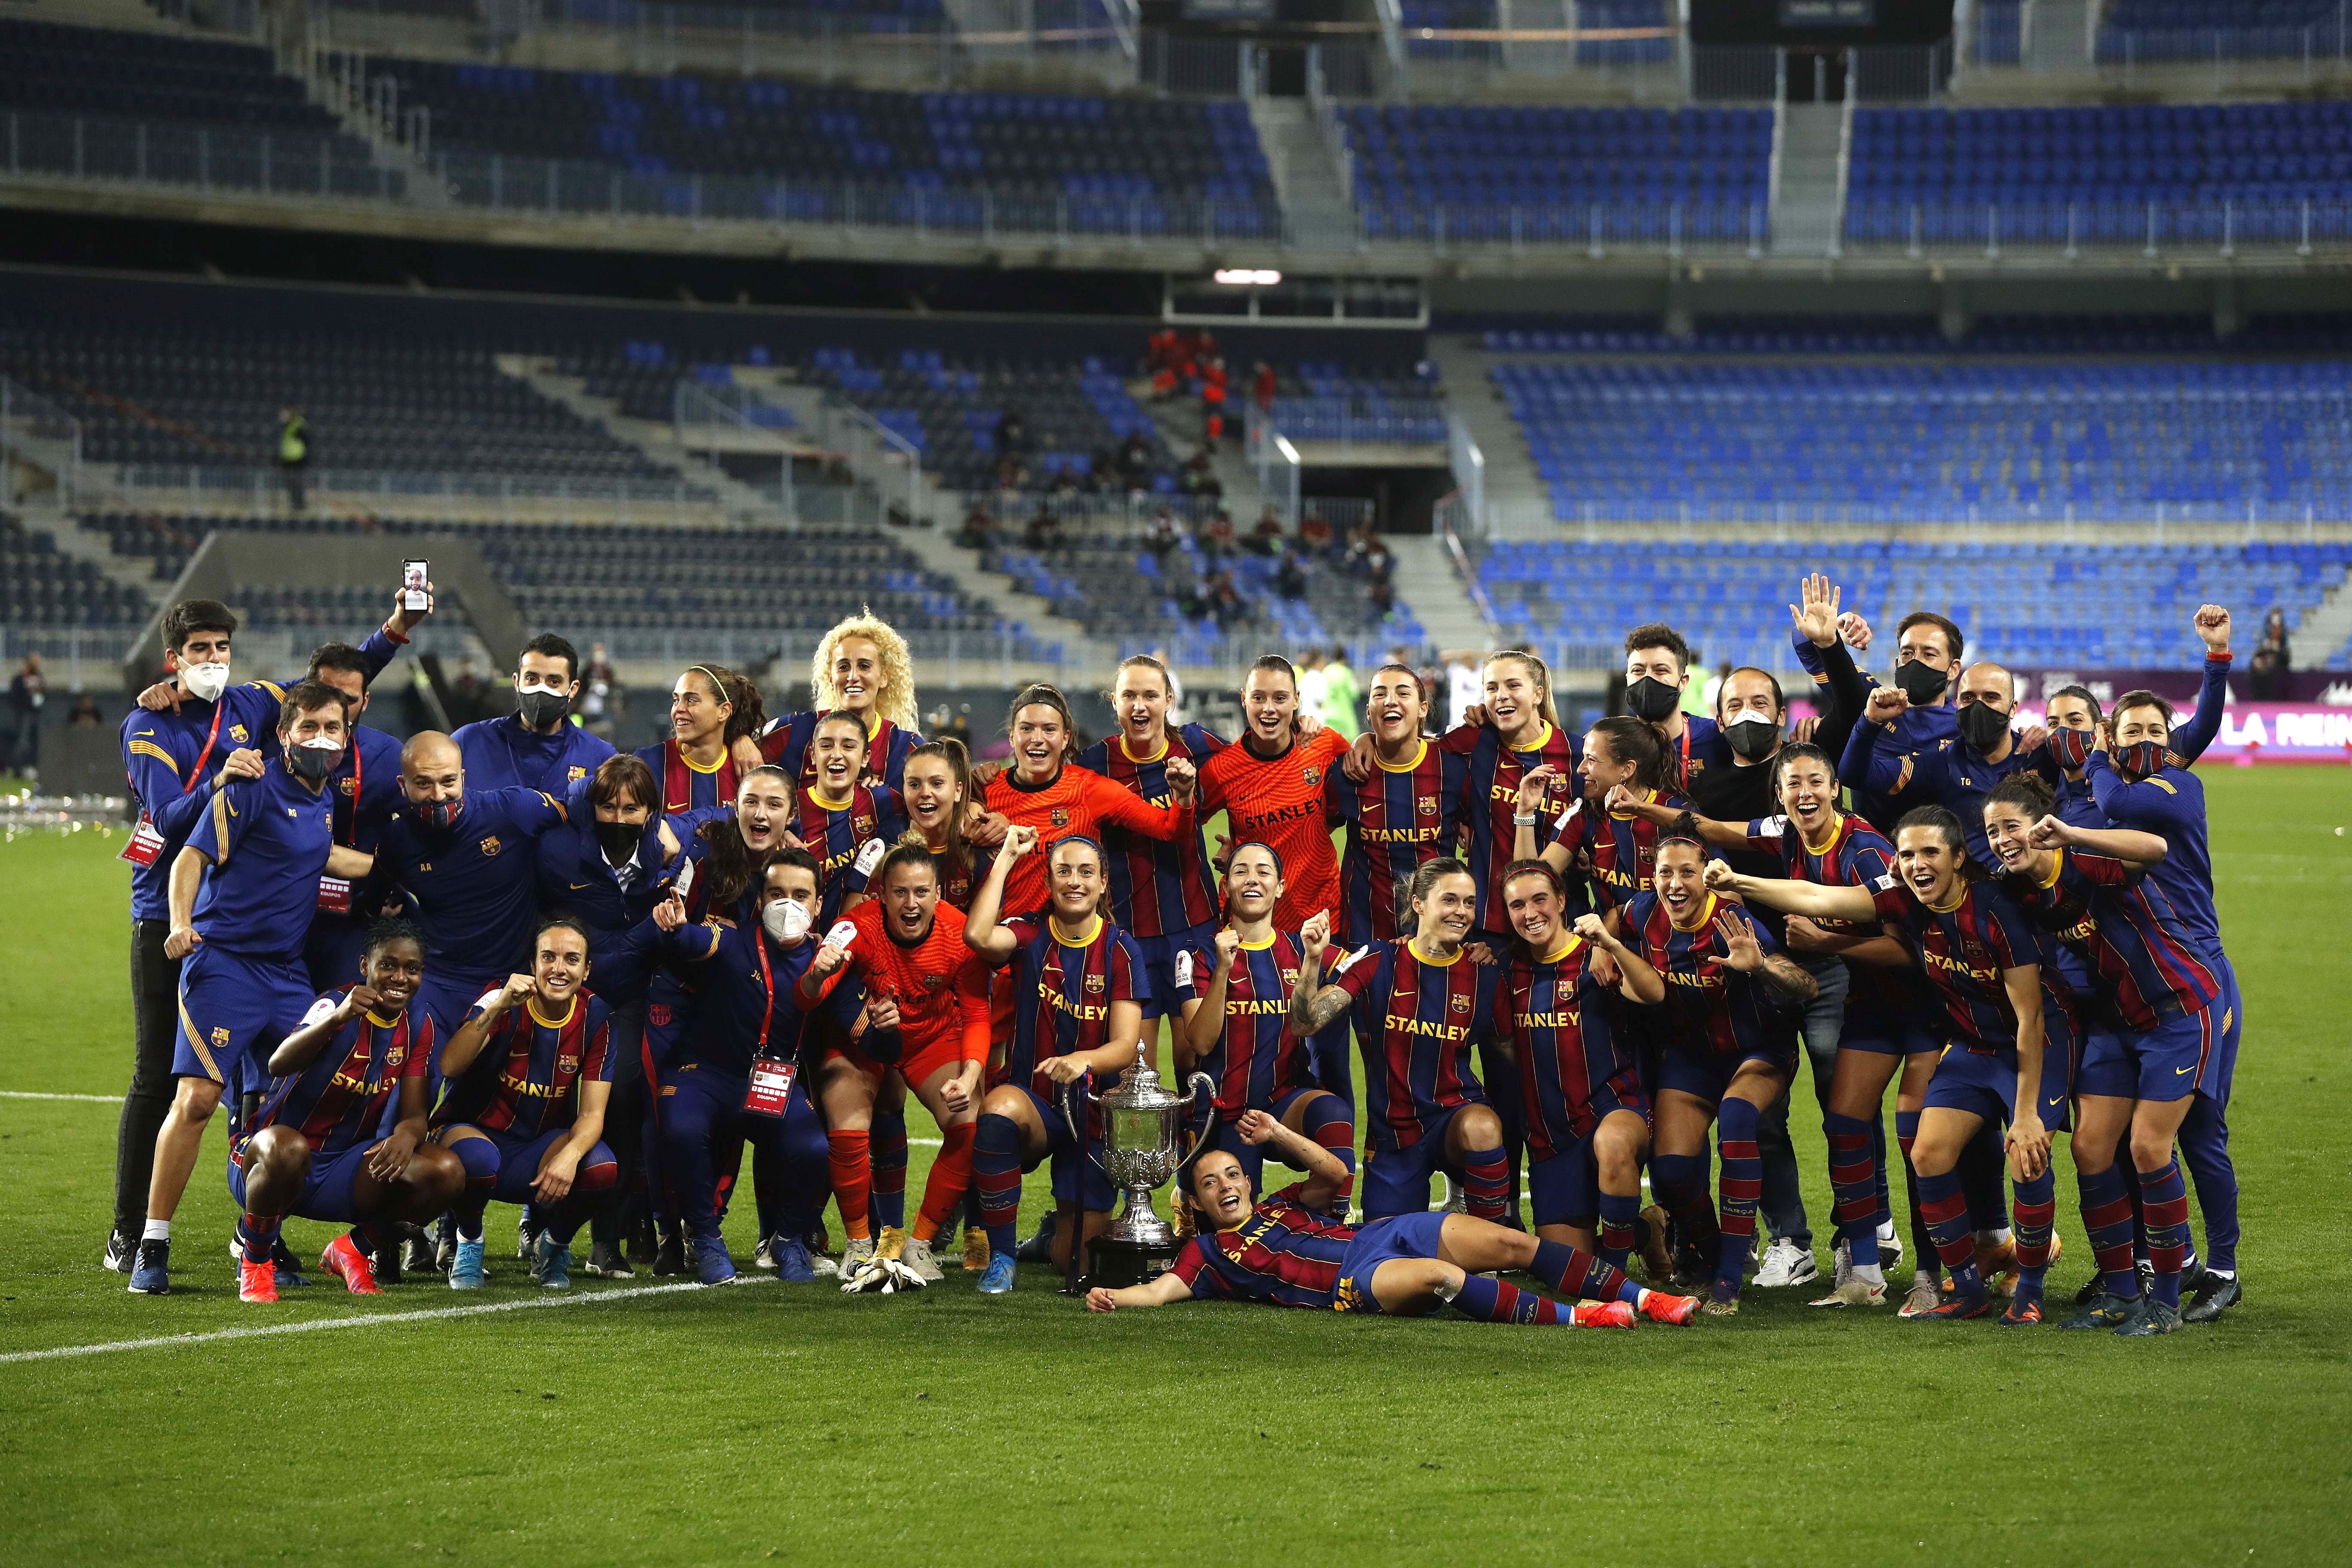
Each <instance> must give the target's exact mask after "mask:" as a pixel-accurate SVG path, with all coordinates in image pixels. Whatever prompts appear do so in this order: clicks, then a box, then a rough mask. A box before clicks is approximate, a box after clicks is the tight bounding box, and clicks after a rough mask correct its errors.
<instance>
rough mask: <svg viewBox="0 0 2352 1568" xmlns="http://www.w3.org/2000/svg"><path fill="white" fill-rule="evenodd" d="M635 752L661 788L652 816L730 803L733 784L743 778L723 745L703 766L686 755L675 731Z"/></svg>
mask: <svg viewBox="0 0 2352 1568" xmlns="http://www.w3.org/2000/svg"><path fill="white" fill-rule="evenodd" d="M636 754H637V760H638V761H640V762H642V763H645V764H646V766H647V767H649V768H651V769H652V770H653V771H654V781H655V785H656V788H658V789H659V790H660V791H661V792H662V805H661V809H660V810H659V811H656V812H655V813H654V815H655V816H676V815H677V813H679V812H681V811H714V810H719V809H722V808H725V807H729V806H732V805H734V804H735V790H736V786H737V785H739V784H741V783H742V782H743V780H742V776H741V775H740V773H737V772H736V771H735V754H734V753H733V752H730V751H728V750H726V749H725V748H723V747H722V748H721V749H720V750H719V760H718V761H717V762H715V763H712V764H711V765H710V766H709V767H707V768H706V767H701V766H698V764H696V763H695V762H694V761H693V760H692V759H691V758H689V757H688V756H687V754H686V749H685V748H684V747H682V746H680V745H679V744H678V743H677V736H675V735H673V736H671V737H670V738H669V739H668V740H667V741H664V742H661V743H660V744H658V745H654V746H645V747H642V748H640V749H639V750H638V752H637V753H636Z"/></svg>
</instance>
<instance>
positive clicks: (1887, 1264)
mask: <svg viewBox="0 0 2352 1568" xmlns="http://www.w3.org/2000/svg"><path fill="white" fill-rule="evenodd" d="M1902 1261H1903V1237H1902V1233H1900V1232H1899V1231H1897V1230H1896V1229H1895V1222H1894V1221H1893V1220H1891V1219H1890V1220H1888V1221H1887V1222H1886V1223H1885V1225H1882V1226H1879V1227H1878V1267H1879V1268H1894V1267H1895V1265H1896V1264H1898V1263H1900V1262H1902Z"/></svg>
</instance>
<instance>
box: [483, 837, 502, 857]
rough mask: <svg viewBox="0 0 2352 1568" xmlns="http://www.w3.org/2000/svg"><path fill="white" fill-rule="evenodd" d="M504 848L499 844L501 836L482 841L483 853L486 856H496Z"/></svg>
mask: <svg viewBox="0 0 2352 1568" xmlns="http://www.w3.org/2000/svg"><path fill="white" fill-rule="evenodd" d="M503 847H504V846H503V845H501V844H500V843H499V836H498V835H497V834H495V833H493V834H491V835H490V836H489V837H488V838H485V839H483V840H482V853H483V854H485V855H495V854H497V853H498V852H499V850H500V849H501V848H503Z"/></svg>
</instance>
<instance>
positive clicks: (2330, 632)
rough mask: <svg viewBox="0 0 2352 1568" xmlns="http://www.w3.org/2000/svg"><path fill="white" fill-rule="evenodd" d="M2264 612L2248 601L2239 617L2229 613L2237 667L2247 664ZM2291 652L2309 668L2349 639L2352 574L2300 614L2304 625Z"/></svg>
mask: <svg viewBox="0 0 2352 1568" xmlns="http://www.w3.org/2000/svg"><path fill="white" fill-rule="evenodd" d="M2264 613H2265V612H2264V611H2263V610H2262V609H2260V608H2258V607H2256V606H2253V605H2248V606H2247V608H2246V612H2245V616H2244V618H2243V619H2242V620H2240V619H2238V618H2237V617H2236V616H2235V614H2234V613H2233V614H2232V616H2231V619H2232V622H2233V624H2232V626H2231V629H2230V637H2231V645H2230V646H2231V647H2232V648H2233V649H2235V650H2236V652H2237V655H2238V668H2240V669H2243V668H2246V661H2247V660H2248V659H2249V658H2252V653H2253V647H2254V644H2255V642H2256V641H2257V640H2259V639H2260V638H2261V637H2262V635H2263V626H2262V617H2263V614H2264ZM2347 640H2352V578H2347V580H2346V581H2344V582H2342V583H2339V584H2336V586H2335V587H2334V588H2332V589H2330V590H2329V591H2328V595H2327V597H2326V598H2325V599H2323V600H2321V601H2320V603H2319V607H2318V608H2317V609H2315V610H2314V611H2312V612H2311V613H2310V614H2309V615H2307V616H2304V617H2303V625H2301V626H2297V627H2295V629H2294V656H2295V658H2296V659H2297V660H2298V661H2299V663H2300V666H2301V668H2305V669H2309V668H2313V667H2315V666H2316V665H2318V664H2319V663H2320V662H2321V661H2322V660H2324V659H2326V658H2327V657H2328V656H2329V655H2330V654H2333V653H2335V652H2336V650H2337V649H2338V648H2341V647H2343V646H2344V645H2345V643H2346V642H2347Z"/></svg>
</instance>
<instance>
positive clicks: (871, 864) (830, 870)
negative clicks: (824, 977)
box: [793, 784, 907, 926]
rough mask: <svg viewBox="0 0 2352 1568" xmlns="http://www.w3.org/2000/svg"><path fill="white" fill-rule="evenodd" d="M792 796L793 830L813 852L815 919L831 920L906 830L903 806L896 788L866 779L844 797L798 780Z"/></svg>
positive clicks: (860, 889)
mask: <svg viewBox="0 0 2352 1568" xmlns="http://www.w3.org/2000/svg"><path fill="white" fill-rule="evenodd" d="M793 798H794V800H795V801H796V802H797V805H798V815H797V816H795V817H794V818H793V832H794V833H795V834H797V835H799V837H800V841H801V843H802V844H803V846H805V847H807V849H808V852H809V853H810V854H812V855H814V856H815V857H816V863H817V891H818V899H817V921H816V923H817V924H818V925H820V926H827V925H831V924H832V923H833V922H834V921H835V920H836V919H838V918H839V917H840V914H841V906H842V902H843V900H846V899H847V898H848V897H849V895H850V894H852V893H862V892H864V891H865V890H866V879H867V878H868V877H870V876H872V875H873V874H874V868H876V867H877V866H879V865H880V864H882V857H883V856H885V855H887V854H888V853H889V852H890V846H891V845H893V844H896V843H897V842H898V836H899V835H900V834H902V833H904V832H906V831H907V808H906V807H905V806H904V805H900V804H899V801H898V791H896V790H893V789H887V788H885V787H884V786H883V785H881V784H859V785H858V786H857V787H856V788H855V789H853V790H851V791H850V792H849V798H848V799H846V800H831V799H828V798H826V797H825V795H823V794H822V793H821V792H819V791H818V789H817V788H816V786H815V785H814V784H803V785H802V786H801V787H800V789H799V790H798V791H797V792H795V795H794V797H793Z"/></svg>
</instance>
